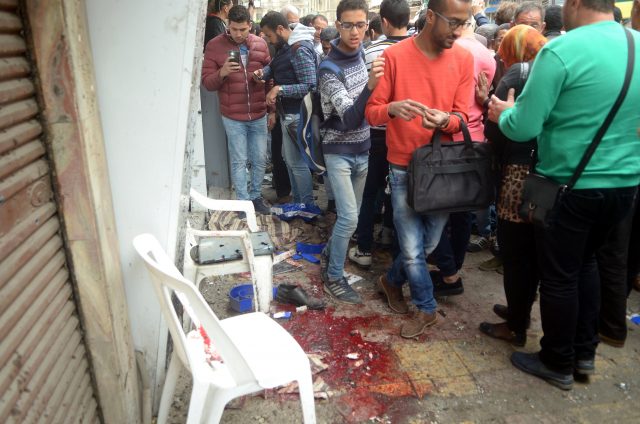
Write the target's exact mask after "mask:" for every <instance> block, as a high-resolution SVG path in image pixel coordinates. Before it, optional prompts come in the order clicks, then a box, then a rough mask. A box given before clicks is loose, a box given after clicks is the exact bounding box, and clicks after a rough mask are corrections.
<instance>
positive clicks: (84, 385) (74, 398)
mask: <svg viewBox="0 0 640 424" xmlns="http://www.w3.org/2000/svg"><path fill="white" fill-rule="evenodd" d="M87 390H91V380H90V379H89V374H88V373H87V372H84V373H83V376H82V380H80V384H79V385H78V386H77V387H74V390H72V391H71V392H70V393H69V395H70V396H69V400H68V402H67V403H66V406H67V408H66V410H63V409H62V408H61V409H60V410H59V411H58V412H57V413H56V416H55V417H54V418H53V422H54V423H63V424H66V423H69V422H73V421H72V419H73V416H72V414H71V412H72V411H74V410H76V408H77V407H78V404H79V403H80V402H81V401H82V395H83V394H84V392H85V391H87Z"/></svg>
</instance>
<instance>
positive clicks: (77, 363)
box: [25, 343, 89, 423]
mask: <svg viewBox="0 0 640 424" xmlns="http://www.w3.org/2000/svg"><path fill="white" fill-rule="evenodd" d="M85 354H86V352H85V349H84V345H83V344H82V343H81V344H79V345H78V347H77V348H76V351H75V352H74V353H73V355H71V361H69V363H68V364H67V367H66V368H65V370H64V373H63V374H62V375H61V376H60V378H59V379H58V384H57V386H56V389H55V391H54V392H53V393H52V394H51V396H50V397H49V399H48V400H47V403H46V405H45V406H44V408H43V410H42V411H34V410H31V411H29V415H27V417H26V418H25V421H26V422H36V421H40V422H47V423H50V422H52V420H53V416H54V415H55V412H56V411H57V410H58V407H59V406H60V404H61V403H62V398H63V397H64V394H65V393H66V392H67V390H68V389H69V387H70V385H71V384H72V382H73V378H74V377H75V375H76V374H77V371H78V369H79V368H84V369H85V370H86V369H88V368H89V367H88V365H87V361H86V360H85Z"/></svg>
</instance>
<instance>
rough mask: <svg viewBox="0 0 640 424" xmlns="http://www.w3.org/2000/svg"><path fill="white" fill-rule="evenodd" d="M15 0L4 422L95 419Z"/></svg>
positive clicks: (3, 139)
mask: <svg viewBox="0 0 640 424" xmlns="http://www.w3.org/2000/svg"><path fill="white" fill-rule="evenodd" d="M17 3H18V2H17V1H10V0H0V422H2V423H13V422H15V423H32V422H47V423H63V422H64V423H73V422H83V423H84V422H99V416H98V411H97V404H96V400H95V396H94V394H93V386H92V383H91V376H90V370H89V362H88V361H87V355H86V352H85V347H84V343H83V339H82V331H81V328H80V322H79V318H78V313H77V308H76V305H75V302H74V297H73V289H72V285H71V281H70V280H69V270H68V268H67V265H66V263H67V261H66V257H65V249H64V240H63V238H62V236H61V234H60V222H59V218H58V215H57V208H56V204H55V199H54V196H53V193H52V185H51V175H50V174H51V170H50V167H49V163H48V159H47V154H46V149H45V146H44V144H43V137H44V134H43V133H42V126H41V125H40V123H39V122H38V113H39V110H38V103H37V101H36V98H35V91H36V87H35V86H34V83H33V80H32V78H31V66H32V65H31V63H29V60H28V57H27V52H26V43H25V40H24V38H23V37H22V33H21V31H22V28H23V24H22V20H21V18H20V17H19V15H18V10H17V6H18V4H17Z"/></svg>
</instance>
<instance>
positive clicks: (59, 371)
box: [15, 331, 82, 424]
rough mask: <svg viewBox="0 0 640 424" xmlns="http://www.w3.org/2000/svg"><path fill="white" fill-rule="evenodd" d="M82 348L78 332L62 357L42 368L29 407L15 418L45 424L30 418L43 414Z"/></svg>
mask: <svg viewBox="0 0 640 424" xmlns="http://www.w3.org/2000/svg"><path fill="white" fill-rule="evenodd" d="M81 346H82V338H81V337H80V333H79V332H77V331H76V333H75V334H74V336H72V337H71V340H69V342H68V343H67V344H66V345H65V346H64V350H63V351H62V353H61V354H60V356H58V357H56V358H51V365H50V367H48V368H44V364H43V366H42V367H40V370H39V372H40V374H41V376H42V377H41V378H40V383H39V384H38V385H35V384H34V386H33V390H32V393H31V394H30V396H29V403H28V406H24V407H23V408H22V415H19V416H17V417H15V418H16V419H17V420H18V421H19V422H21V423H25V424H26V423H29V422H33V423H37V422H45V421H44V420H39V419H37V418H36V419H34V418H31V419H29V418H28V416H29V415H31V416H32V417H33V416H34V415H35V417H38V416H39V415H41V414H42V411H43V410H44V408H45V406H46V404H47V401H48V400H49V399H50V398H51V396H53V394H54V392H55V391H56V388H57V386H58V385H59V383H60V379H61V378H62V376H63V374H64V372H65V371H66V369H67V367H68V366H69V364H70V363H72V362H73V360H74V354H75V352H76V351H78V348H79V347H81Z"/></svg>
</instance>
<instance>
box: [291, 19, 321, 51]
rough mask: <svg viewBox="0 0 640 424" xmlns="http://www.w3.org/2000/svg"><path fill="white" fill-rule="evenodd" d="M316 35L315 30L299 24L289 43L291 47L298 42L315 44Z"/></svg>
mask: <svg viewBox="0 0 640 424" xmlns="http://www.w3.org/2000/svg"><path fill="white" fill-rule="evenodd" d="M315 33H316V30H315V28H313V27H308V26H304V25H302V24H298V25H296V27H295V28H294V29H293V31H291V35H289V41H287V43H288V44H289V45H290V46H293V44H294V43H297V42H298V41H311V44H313V35H314V34H315Z"/></svg>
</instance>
